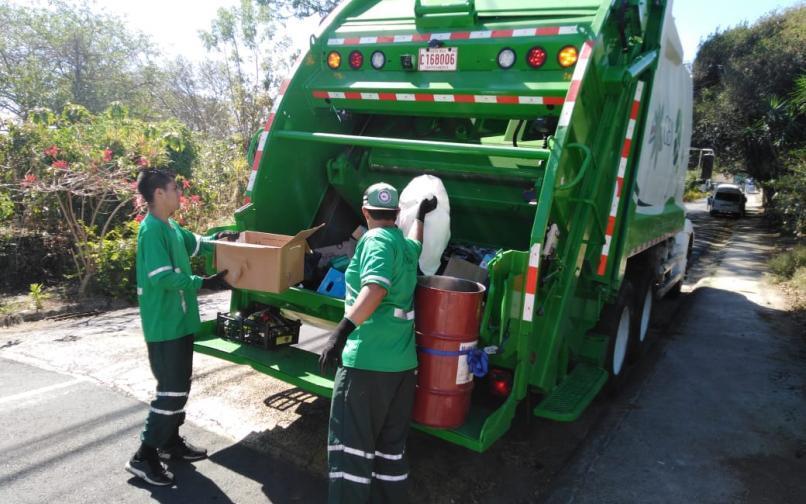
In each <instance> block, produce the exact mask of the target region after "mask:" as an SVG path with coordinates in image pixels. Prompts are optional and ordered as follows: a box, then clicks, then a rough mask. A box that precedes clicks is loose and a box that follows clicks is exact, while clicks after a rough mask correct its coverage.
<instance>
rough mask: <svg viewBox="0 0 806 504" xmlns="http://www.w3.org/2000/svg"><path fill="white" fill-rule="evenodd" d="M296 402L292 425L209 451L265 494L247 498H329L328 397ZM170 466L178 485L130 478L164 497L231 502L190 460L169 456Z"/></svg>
mask: <svg viewBox="0 0 806 504" xmlns="http://www.w3.org/2000/svg"><path fill="white" fill-rule="evenodd" d="M295 390H298V389H295ZM303 394H304V393H303ZM277 395H279V394H277ZM286 395H288V394H286ZM289 397H292V398H291V399H288V398H287V399H282V401H289V400H293V397H297V398H300V397H302V396H295V395H294V394H291V396H289ZM276 400H277V399H275V398H274V396H272V397H269V398H267V399H266V400H265V404H267V405H268V404H274V403H275V402H276ZM307 401H311V402H307ZM296 406H297V408H298V409H297V411H298V412H299V413H300V414H301V415H302V416H301V417H300V418H299V419H298V420H296V421H294V422H293V423H291V424H290V425H288V426H286V427H283V426H280V425H278V426H276V427H275V428H274V429H272V430H267V431H263V432H259V433H258V432H255V433H252V434H250V435H248V436H246V437H245V438H243V439H242V440H240V441H239V442H237V443H235V444H234V445H231V446H229V447H227V448H224V449H223V450H219V451H216V452H215V453H212V454H211V455H210V458H209V460H210V462H212V463H213V464H217V465H219V466H221V467H223V468H226V469H227V470H228V471H231V472H232V473H235V474H238V475H240V476H242V477H245V478H248V479H250V480H252V481H255V482H257V483H259V484H260V485H261V489H262V491H263V494H264V495H255V496H253V497H252V498H250V500H251V501H253V502H262V501H264V500H265V499H268V501H270V502H273V503H280V504H282V503H285V502H294V503H297V502H306V503H307V502H324V501H325V500H326V498H327V481H326V478H325V474H326V472H325V446H326V444H325V435H326V425H327V415H328V410H329V400H327V399H324V398H313V397H305V398H304V399H301V400H299V401H297V403H296ZM169 467H170V470H171V471H173V472H174V474H175V475H176V479H177V481H178V482H179V484H178V486H176V487H169V488H166V487H162V488H159V487H156V488H155V487H151V486H150V485H147V484H145V483H143V482H142V481H140V480H139V479H137V478H131V479H130V480H129V483H130V484H131V485H133V486H136V487H138V488H145V489H147V490H149V491H150V492H151V497H152V498H153V499H155V500H156V501H158V502H163V503H177V502H192V503H201V502H216V503H219V502H221V503H232V502H233V500H232V499H231V498H230V497H229V496H228V495H227V494H226V493H225V492H224V491H222V490H221V488H220V487H219V486H218V485H217V484H216V483H215V482H214V481H212V480H211V479H209V478H208V477H206V476H205V475H204V474H202V473H201V472H199V471H197V470H196V468H195V467H193V465H191V464H187V463H181V462H177V463H173V462H172V463H171V464H170V465H169ZM242 497H243V496H242Z"/></svg>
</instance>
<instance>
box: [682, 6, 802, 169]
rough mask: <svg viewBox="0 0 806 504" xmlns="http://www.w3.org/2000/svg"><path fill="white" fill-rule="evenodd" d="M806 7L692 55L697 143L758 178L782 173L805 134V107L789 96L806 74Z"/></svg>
mask: <svg viewBox="0 0 806 504" xmlns="http://www.w3.org/2000/svg"><path fill="white" fill-rule="evenodd" d="M804 26H806V6H798V7H794V8H791V9H788V10H785V11H782V12H777V13H773V14H770V15H768V16H766V17H764V18H762V19H761V20H760V21H758V22H757V23H755V24H753V25H752V26H748V25H747V24H743V25H739V26H737V27H734V28H731V29H728V30H725V31H723V32H717V33H713V34H712V35H710V36H709V37H708V38H707V39H706V41H705V42H703V44H702V46H701V47H700V49H699V51H698V53H697V58H696V60H695V61H694V67H693V77H694V124H695V128H694V142H693V143H694V145H697V146H699V147H713V148H715V149H716V151H717V156H718V158H719V159H720V160H721V161H722V162H723V164H725V165H734V166H739V167H742V168H744V170H745V171H747V172H748V173H750V174H751V175H753V176H754V177H756V178H758V179H760V180H767V179H771V178H775V177H776V176H778V175H779V174H780V173H781V170H782V169H783V166H784V162H785V159H786V153H787V152H788V151H790V150H792V149H795V148H797V147H799V146H802V145H803V143H804V140H806V116H804V110H803V107H798V106H796V105H795V101H790V99H789V98H790V96H791V95H792V93H793V91H794V90H795V87H796V81H797V79H798V78H802V76H804V75H806V30H804Z"/></svg>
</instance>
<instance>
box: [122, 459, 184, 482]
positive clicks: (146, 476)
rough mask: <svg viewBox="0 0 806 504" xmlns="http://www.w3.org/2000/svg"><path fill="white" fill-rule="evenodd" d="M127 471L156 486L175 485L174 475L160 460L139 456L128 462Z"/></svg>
mask: <svg viewBox="0 0 806 504" xmlns="http://www.w3.org/2000/svg"><path fill="white" fill-rule="evenodd" d="M125 469H126V470H127V471H129V472H130V473H132V474H134V475H135V476H137V477H138V478H140V479H142V480H143V481H145V482H147V483H150V484H152V485H156V486H169V485H173V484H174V475H173V473H171V471H169V470H168V469H167V468H166V467H165V465H164V464H163V463H162V462H160V461H159V460H158V459H150V458H140V457H138V456H137V455H135V456H134V457H132V458H131V460H129V461H128V462H126V467H125Z"/></svg>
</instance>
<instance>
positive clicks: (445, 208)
mask: <svg viewBox="0 0 806 504" xmlns="http://www.w3.org/2000/svg"><path fill="white" fill-rule="evenodd" d="M431 195H434V196H436V197H437V201H438V204H437V208H436V210H434V211H433V212H430V213H429V214H428V215H426V216H425V229H424V230H423V252H422V254H420V269H421V270H422V272H423V273H425V274H426V275H433V274H434V273H436V272H437V269H439V265H440V260H441V259H442V253H443V252H444V251H445V247H447V246H448V242H449V241H450V239H451V203H450V201H449V200H448V192H447V191H445V186H444V185H442V181H441V180H440V179H439V178H437V177H434V176H433V175H421V176H419V177H416V178H414V179H412V181H411V182H409V185H407V186H406V188H405V189H403V192H402V193H401V194H400V214H399V215H398V217H397V226H398V227H399V228H400V229H402V230H403V234H404V235H408V233H409V229H411V226H412V225H413V224H414V220H415V219H416V218H417V210H418V209H419V207H420V202H421V201H422V200H424V199H425V198H428V197H430V196H431Z"/></svg>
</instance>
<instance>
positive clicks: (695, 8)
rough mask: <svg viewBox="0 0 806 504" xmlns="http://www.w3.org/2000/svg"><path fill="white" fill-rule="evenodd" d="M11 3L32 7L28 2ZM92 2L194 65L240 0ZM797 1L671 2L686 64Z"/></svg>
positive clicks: (299, 32) (300, 37)
mask: <svg viewBox="0 0 806 504" xmlns="http://www.w3.org/2000/svg"><path fill="white" fill-rule="evenodd" d="M2 1H3V0H0V2H2ZM11 1H12V2H13V3H17V4H22V3H32V2H30V0H29V1H28V2H24V1H22V0H11ZM94 3H95V4H96V5H97V6H98V7H100V8H102V9H103V10H105V11H107V12H108V13H110V14H116V15H118V16H121V17H123V18H124V19H126V20H127V21H128V23H127V24H129V26H131V27H132V28H134V29H136V30H139V31H142V32H144V33H146V34H148V35H150V36H151V38H152V39H153V40H154V42H155V43H156V44H157V45H158V47H159V48H160V49H161V51H162V52H163V54H165V55H166V56H168V57H169V58H173V57H175V56H178V55H183V56H185V57H186V58H188V59H190V60H196V61H198V60H201V59H204V58H205V51H204V48H203V47H202V44H201V42H200V40H199V37H198V32H199V30H205V29H209V27H210V21H211V20H212V19H213V17H215V13H216V11H217V10H218V9H219V8H220V7H228V6H233V5H237V4H238V3H239V0H135V1H129V0H94ZM799 3H804V0H676V1H675V2H674V7H673V13H674V16H675V18H676V20H677V29H678V32H679V33H680V38H681V39H682V42H683V49H684V51H685V60H686V61H692V60H693V59H694V56H695V55H696V51H697V45H698V44H699V43H700V42H701V41H702V40H703V39H705V37H707V36H708V34H710V33H712V32H714V31H715V30H716V29H717V28H721V29H725V28H727V27H730V26H735V25H736V24H738V23H741V22H743V21H748V22H750V23H752V22H753V21H755V20H756V19H758V18H759V17H761V16H762V15H764V14H766V13H768V12H770V11H772V10H775V9H780V8H785V7H789V6H792V5H796V4H799ZM318 22H319V20H318V19H308V20H306V21H303V22H299V23H293V24H292V25H290V26H289V27H288V28H289V32H290V33H291V34H292V39H293V40H294V42H295V45H296V47H298V48H303V47H304V46H305V44H306V43H307V41H308V38H309V35H310V34H311V32H312V31H313V29H314V27H315V26H316V25H317V24H318Z"/></svg>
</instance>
